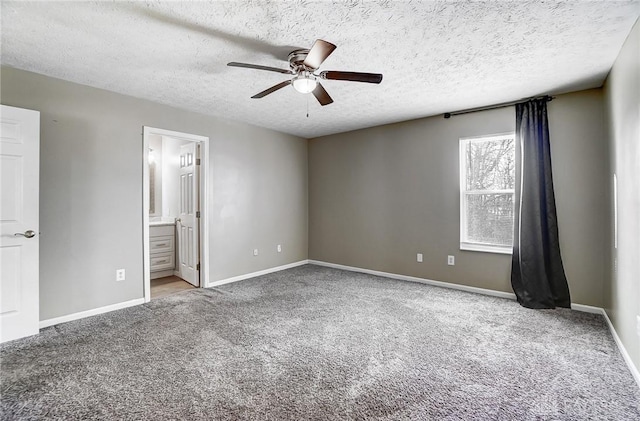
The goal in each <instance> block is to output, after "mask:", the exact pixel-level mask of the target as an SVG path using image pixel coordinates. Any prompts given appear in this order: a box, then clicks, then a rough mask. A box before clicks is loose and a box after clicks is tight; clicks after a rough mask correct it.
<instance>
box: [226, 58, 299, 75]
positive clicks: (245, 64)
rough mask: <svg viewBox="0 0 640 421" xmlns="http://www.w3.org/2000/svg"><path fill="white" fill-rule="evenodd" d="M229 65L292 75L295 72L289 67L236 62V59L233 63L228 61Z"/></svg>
mask: <svg viewBox="0 0 640 421" xmlns="http://www.w3.org/2000/svg"><path fill="white" fill-rule="evenodd" d="M227 66H231V67H245V68H247V69H258V70H267V71H269V72H278V73H284V74H287V75H292V74H293V72H292V71H291V70H288V69H279V68H277V67H270V66H261V65H259V64H248V63H236V62H235V61H232V62H231V63H227Z"/></svg>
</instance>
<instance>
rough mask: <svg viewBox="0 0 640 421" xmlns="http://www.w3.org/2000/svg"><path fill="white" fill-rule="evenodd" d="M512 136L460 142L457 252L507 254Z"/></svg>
mask: <svg viewBox="0 0 640 421" xmlns="http://www.w3.org/2000/svg"><path fill="white" fill-rule="evenodd" d="M514 189H515V134H514V133H509V134H503V135H491V136H482V137H474V138H463V139H460V248H461V249H463V250H477V251H489V252H498V253H511V249H512V245H513V218H514V198H515V190H514Z"/></svg>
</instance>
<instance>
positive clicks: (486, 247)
mask: <svg viewBox="0 0 640 421" xmlns="http://www.w3.org/2000/svg"><path fill="white" fill-rule="evenodd" d="M460 250H466V251H480V252H483V253H496V254H513V248H512V247H503V246H492V245H490V244H475V243H460Z"/></svg>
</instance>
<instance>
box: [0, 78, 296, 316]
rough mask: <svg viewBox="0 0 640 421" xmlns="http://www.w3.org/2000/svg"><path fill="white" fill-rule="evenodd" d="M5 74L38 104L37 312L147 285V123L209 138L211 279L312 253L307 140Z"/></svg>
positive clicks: (8, 96)
mask: <svg viewBox="0 0 640 421" xmlns="http://www.w3.org/2000/svg"><path fill="white" fill-rule="evenodd" d="M1 83H2V85H1V92H2V97H1V98H0V99H1V101H2V103H3V104H5V105H11V106H15V107H22V108H30V109H34V110H38V111H40V112H41V149H40V151H41V156H40V159H41V171H40V177H41V178H40V222H41V224H40V226H41V231H42V236H41V240H40V241H41V242H40V247H41V252H40V256H41V260H40V317H41V319H42V320H46V319H49V318H53V317H58V316H63V315H67V314H72V313H76V312H79V311H84V310H89V309H93V308H97V307H101V306H106V305H110V304H115V303H119V302H123V301H127V300H132V299H136V298H141V297H142V296H143V269H142V162H143V161H142V135H141V133H142V126H145V125H146V126H152V127H158V128H163V129H169V130H175V131H181V132H187V133H193V134H198V135H204V136H209V137H210V139H211V147H210V156H209V157H208V159H209V162H210V165H211V166H210V168H211V170H212V171H211V174H210V179H209V182H210V184H209V185H210V186H211V189H210V191H209V192H207V194H208V195H209V198H210V199H211V200H212V205H211V208H210V213H209V215H207V216H208V217H209V220H210V227H211V232H210V241H211V243H210V244H211V250H210V259H211V260H210V262H211V268H210V269H209V273H210V277H211V278H210V279H211V280H220V279H224V278H228V277H232V276H236V275H242V274H246V273H250V272H254V271H257V270H261V269H266V268H271V267H275V266H279V265H283V264H287V263H291V262H296V261H299V260H303V259H306V258H307V248H308V247H307V232H308V230H307V215H308V210H307V178H308V177H307V142H306V141H305V140H303V139H300V138H297V137H294V136H289V135H285V134H282V133H278V132H274V131H270V130H266V129H261V128H257V127H254V126H249V125H246V124H240V123H233V122H229V121H226V120H222V119H217V118H213V117H209V116H204V115H201V114H196V113H192V112H187V111H184V110H179V109H175V108H172V107H168V106H163V105H159V104H155V103H152V102H149V101H145V100H140V99H136V98H132V97H128V96H124V95H120V94H115V93H111V92H107V91H104V90H99V89H94V88H90V87H86V86H82V85H77V84H73V83H69V82H64V81H61V80H57V79H52V78H49V77H45V76H41V75H36V74H33V73H29V72H24V71H20V70H15V69H11V68H5V67H3V68H2V78H1ZM276 244H282V247H283V250H282V253H279V254H278V253H277V252H276ZM253 248H259V249H260V255H259V256H257V257H254V256H253V255H252V250H253ZM118 268H125V269H126V271H127V279H126V281H124V282H118V283H116V282H115V271H116V269H118Z"/></svg>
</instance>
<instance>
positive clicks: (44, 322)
mask: <svg viewBox="0 0 640 421" xmlns="http://www.w3.org/2000/svg"><path fill="white" fill-rule="evenodd" d="M140 304H144V298H136V299H135V300H130V301H123V302H121V303H117V304H111V305H108V306H104V307H98V308H94V309H91V310H86V311H80V312H78V313H73V314H67V315H66V316H60V317H54V318H53V319H47V320H41V321H40V325H39V327H40V329H43V328H45V327H49V326H53V325H57V324H59V323H65V322H70V321H72V320H78V319H83V318H85V317H89V316H95V315H97V314H102V313H108V312H110V311H114V310H120V309H123V308H127V307H133V306H137V305H140Z"/></svg>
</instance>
